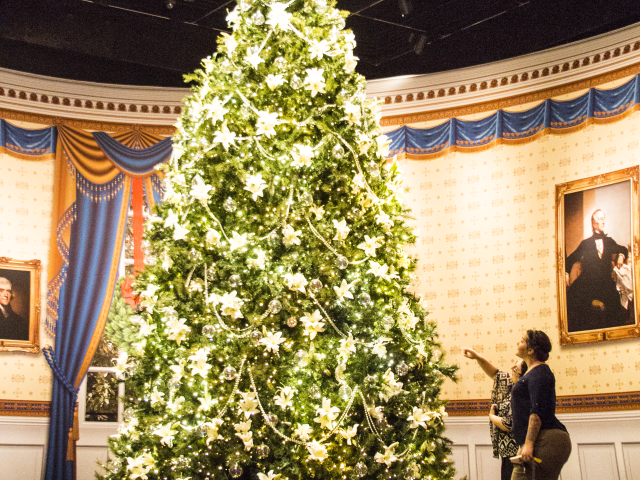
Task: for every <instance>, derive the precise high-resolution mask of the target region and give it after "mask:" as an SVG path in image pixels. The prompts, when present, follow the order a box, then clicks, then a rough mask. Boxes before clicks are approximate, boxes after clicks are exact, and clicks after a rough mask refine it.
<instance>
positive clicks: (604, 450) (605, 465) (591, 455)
mask: <svg viewBox="0 0 640 480" xmlns="http://www.w3.org/2000/svg"><path fill="white" fill-rule="evenodd" d="M578 459H579V460H580V472H581V473H582V478H583V479H584V480H601V479H603V478H608V479H610V480H619V479H620V475H619V474H618V462H617V460H616V447H615V445H614V444H613V443H600V444H597V443H593V444H586V445H578Z"/></svg>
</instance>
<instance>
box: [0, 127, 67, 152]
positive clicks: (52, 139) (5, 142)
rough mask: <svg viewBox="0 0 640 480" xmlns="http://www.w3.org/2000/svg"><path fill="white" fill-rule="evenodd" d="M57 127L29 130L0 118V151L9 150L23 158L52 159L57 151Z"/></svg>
mask: <svg viewBox="0 0 640 480" xmlns="http://www.w3.org/2000/svg"><path fill="white" fill-rule="evenodd" d="M57 138H58V129H57V128H56V127H49V128H41V129H38V130H28V129H26V128H20V127H16V126H15V125H11V124H10V123H8V122H7V121H5V120H1V119H0V153H4V152H7V153H9V154H10V155H12V156H17V157H20V158H23V159H27V160H28V159H38V160H43V158H42V157H43V156H46V157H47V158H49V159H51V158H53V157H54V155H55V153H56V140H57Z"/></svg>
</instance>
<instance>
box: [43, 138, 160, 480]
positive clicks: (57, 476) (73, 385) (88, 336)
mask: <svg viewBox="0 0 640 480" xmlns="http://www.w3.org/2000/svg"><path fill="white" fill-rule="evenodd" d="M97 136H98V137H99V138H100V141H99V145H100V147H101V148H104V149H105V150H106V151H105V154H106V155H107V156H108V157H109V160H110V161H111V162H113V163H114V164H115V165H116V166H117V167H118V169H120V170H121V171H126V172H135V175H136V176H144V175H146V176H153V170H154V168H155V166H156V165H157V164H159V163H161V162H164V161H166V160H167V159H168V158H169V157H170V155H171V142H170V139H169V140H168V141H167V140H162V141H160V142H159V143H158V144H155V145H153V146H151V147H148V148H145V149H132V148H128V147H126V146H124V145H122V144H120V143H119V142H117V141H116V140H115V139H113V138H111V137H109V136H108V135H106V134H102V135H97ZM96 140H97V139H96ZM158 145H160V146H158ZM76 177H77V178H76V186H77V187H76V202H75V212H76V219H75V220H74V222H73V225H72V227H71V237H70V243H69V263H68V266H67V276H66V281H65V283H64V284H63V285H62V286H61V288H60V293H59V308H58V321H57V323H56V348H55V351H53V350H52V349H45V357H46V359H47V361H48V362H49V364H50V365H51V368H52V370H53V373H54V381H53V394H52V402H51V423H50V428H49V445H48V450H47V466H46V471H45V479H46V480H71V479H72V478H73V461H72V460H68V456H67V446H68V438H69V431H70V429H71V428H72V426H73V413H74V408H75V403H76V396H77V388H78V387H79V385H80V383H81V380H82V378H83V377H84V375H85V374H86V371H87V368H88V367H89V365H90V363H91V359H92V358H93V354H94V353H95V349H96V347H97V344H98V342H99V341H100V338H101V336H102V332H103V329H104V322H105V321H106V317H107V314H108V311H109V307H110V305H111V298H112V295H113V288H114V286H115V282H116V279H117V273H118V264H119V260H120V250H121V248H122V243H123V239H124V231H125V226H126V222H127V210H128V207H129V203H130V199H131V184H132V177H131V176H130V175H128V174H126V173H120V174H118V175H117V176H116V177H115V178H113V179H112V180H111V181H109V182H108V183H107V184H103V185H98V186H97V187H99V189H100V190H101V191H102V192H103V193H105V194H103V195H99V196H96V195H95V194H94V193H93V191H95V188H86V187H87V185H88V184H90V183H91V182H89V181H88V180H87V178H84V177H82V175H81V174H80V173H79V172H76ZM154 190H155V189H154Z"/></svg>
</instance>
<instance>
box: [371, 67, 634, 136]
mask: <svg viewBox="0 0 640 480" xmlns="http://www.w3.org/2000/svg"><path fill="white" fill-rule="evenodd" d="M638 73H640V63H636V64H634V65H631V66H627V67H624V68H620V69H618V70H614V71H612V72H607V73H604V74H601V75H597V76H594V77H591V78H588V79H584V80H578V81H575V82H572V83H568V84H565V85H561V86H558V87H552V88H546V89H543V90H538V91H536V92H531V93H525V94H522V95H515V96H512V97H507V98H501V99H499V100H493V101H488V102H482V103H476V104H472V105H468V106H462V107H452V108H445V109H441V110H433V111H429V112H421V113H411V114H406V115H390V116H386V117H382V120H381V121H380V125H381V126H383V127H387V126H402V125H408V124H412V123H420V122H427V121H430V120H446V119H449V118H454V117H460V116H463V115H472V114H476V113H482V112H487V111H492V110H503V109H505V108H509V107H515V106H518V105H523V104H526V103H532V102H538V101H544V100H547V99H549V98H553V97H558V96H560V95H566V94H569V93H573V92H577V91H579V90H588V89H590V88H594V87H597V86H599V85H602V84H605V83H609V82H613V81H615V80H619V79H621V78H624V77H628V76H631V75H637V74H638Z"/></svg>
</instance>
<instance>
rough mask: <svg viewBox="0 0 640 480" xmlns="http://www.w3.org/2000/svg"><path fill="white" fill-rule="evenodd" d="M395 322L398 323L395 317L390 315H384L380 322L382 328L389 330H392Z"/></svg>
mask: <svg viewBox="0 0 640 480" xmlns="http://www.w3.org/2000/svg"><path fill="white" fill-rule="evenodd" d="M395 324H396V321H395V320H394V319H393V317H391V316H389V315H387V316H386V317H384V318H383V319H382V322H381V323H380V325H381V326H382V328H384V329H385V330H387V331H389V330H391V329H392V328H393V326H394V325H395Z"/></svg>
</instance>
